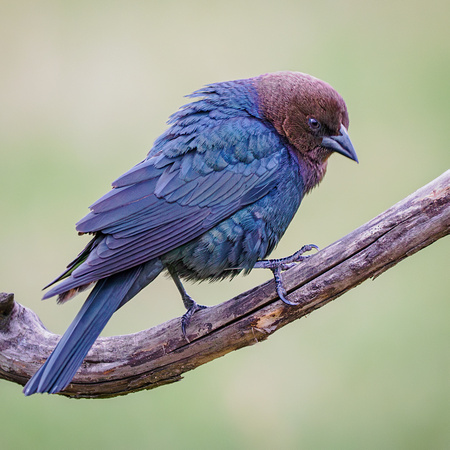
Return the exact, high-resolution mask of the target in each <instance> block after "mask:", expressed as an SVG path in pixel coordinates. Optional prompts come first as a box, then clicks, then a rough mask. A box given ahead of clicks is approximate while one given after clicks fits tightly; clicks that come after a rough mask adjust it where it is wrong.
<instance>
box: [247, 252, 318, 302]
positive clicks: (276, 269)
mask: <svg viewBox="0 0 450 450" xmlns="http://www.w3.org/2000/svg"><path fill="white" fill-rule="evenodd" d="M313 249H315V250H319V247H317V245H314V244H308V245H304V246H303V247H302V248H301V249H300V250H298V251H296V252H295V253H294V254H293V255H291V256H288V257H286V258H280V259H266V260H262V261H257V262H256V264H255V265H254V267H255V268H259V269H270V270H271V271H272V273H273V277H274V279H275V286H276V290H277V294H278V297H280V300H282V301H283V303H285V304H286V305H291V306H298V304H297V303H293V302H290V301H289V300H288V299H287V298H286V296H287V292H286V289H285V288H284V286H283V279H282V276H281V271H282V270H288V269H290V268H291V267H294V266H295V265H296V264H297V263H298V262H300V261H304V260H305V259H308V258H309V257H310V256H312V255H304V253H306V252H309V251H311V250H313Z"/></svg>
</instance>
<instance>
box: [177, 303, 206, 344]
mask: <svg viewBox="0 0 450 450" xmlns="http://www.w3.org/2000/svg"><path fill="white" fill-rule="evenodd" d="M183 303H184V306H186V309H187V311H186V312H185V313H184V314H183V316H182V317H181V331H182V333H183V337H184V339H186V341H187V342H190V340H189V339H188V337H187V334H186V329H187V327H188V326H189V323H190V321H191V318H192V316H193V315H194V314H195V313H196V312H197V311H200V310H201V309H205V308H207V306H205V305H199V304H198V303H196V302H195V301H194V300H193V299H192V297H190V296H189V295H187V294H186V295H185V296H183Z"/></svg>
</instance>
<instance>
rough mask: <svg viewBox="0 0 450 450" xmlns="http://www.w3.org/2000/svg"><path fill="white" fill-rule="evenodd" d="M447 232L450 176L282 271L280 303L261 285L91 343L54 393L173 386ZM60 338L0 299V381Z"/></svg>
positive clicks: (21, 371)
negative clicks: (186, 316)
mask: <svg viewBox="0 0 450 450" xmlns="http://www.w3.org/2000/svg"><path fill="white" fill-rule="evenodd" d="M449 232H450V170H448V171H447V172H445V173H444V174H442V175H441V176H440V177H439V178H437V179H435V180H434V181H432V182H431V183H429V184H428V185H426V186H424V187H422V188H421V189H419V190H418V191H416V192H415V193H413V194H411V195H410V196H409V197H407V198H405V199H404V200H402V201H400V202H399V203H397V204H396V205H394V206H393V207H391V208H390V209H388V210H387V211H385V212H383V213H382V214H380V215H379V216H377V217H375V218H374V219H372V220H371V221H370V222H368V223H366V224H365V225H363V226H361V227H360V228H358V229H356V230H355V231H353V232H352V233H350V234H349V235H347V236H345V237H344V238H342V239H341V240H339V241H337V242H335V243H333V244H331V245H330V246H328V247H327V248H325V249H323V250H321V251H320V252H319V253H317V254H316V255H314V256H313V257H312V258H310V259H309V260H307V261H304V262H301V263H299V264H298V265H297V266H296V267H294V268H292V269H290V270H288V271H286V272H284V273H283V278H284V285H285V287H286V288H287V291H288V294H289V295H288V299H289V300H290V301H294V302H297V303H299V306H287V305H285V304H284V303H282V302H281V301H280V300H279V299H278V298H277V295H276V293H275V286H274V283H273V281H270V282H267V283H265V284H263V285H261V286H258V287H256V288H254V289H252V290H250V291H248V292H245V293H243V294H241V295H239V296H237V297H235V298H233V299H231V300H229V301H227V302H224V303H222V304H220V305H217V306H214V307H211V308H208V309H206V310H203V311H200V312H198V313H197V314H195V316H194V317H193V319H192V322H191V324H190V326H189V329H188V336H189V338H190V341H191V342H190V343H187V342H186V341H185V340H184V339H183V337H182V335H181V328H180V319H179V318H176V319H173V320H170V321H168V322H166V323H163V324H161V325H158V326H156V327H154V328H151V329H149V330H146V331H142V332H139V333H135V334H131V335H125V336H114V337H108V338H99V339H98V340H97V342H96V343H95V344H94V346H93V348H92V349H91V351H90V352H89V354H88V356H87V357H86V359H85V361H84V363H83V365H82V367H81V368H80V370H79V372H78V374H77V375H76V376H75V378H74V380H73V382H72V384H70V385H69V386H68V387H67V388H66V390H65V391H64V392H62V395H66V396H70V397H78V398H80V397H87V398H102V397H113V396H117V395H124V394H128V393H130V392H135V391H138V390H141V389H151V388H155V387H158V386H161V385H163V384H167V383H172V382H174V381H178V380H180V379H181V378H182V377H181V375H182V374H183V373H184V372H187V371H189V370H192V369H195V368H196V367H198V366H200V365H202V364H204V363H206V362H208V361H211V360H213V359H215V358H218V357H219V356H222V355H225V354H226V353H228V352H231V351H233V350H236V349H238V348H241V347H245V346H247V345H251V344H254V343H256V342H259V341H261V340H264V339H267V338H268V337H269V336H270V335H271V334H272V333H274V332H275V331H276V330H278V329H279V328H281V327H283V326H284V325H286V324H288V323H290V322H292V321H293V320H295V319H298V318H300V317H302V316H304V315H306V314H309V313H311V312H312V311H314V310H315V309H318V308H320V307H321V306H323V305H325V304H326V303H328V302H330V301H331V300H334V299H335V298H337V297H339V296H340V295H342V294H344V293H345V292H347V291H348V290H350V289H352V288H353V287H355V286H357V285H358V284H360V283H362V282H363V281H365V280H367V279H368V278H374V277H376V276H378V275H379V274H381V273H382V272H384V271H385V270H387V269H389V268H391V267H392V266H394V265H395V264H397V263H398V262H399V261H401V260H402V259H404V258H406V257H407V256H410V255H412V254H413V253H415V252H417V251H419V250H421V249H422V248H424V247H426V246H427V245H429V244H431V243H432V242H434V241H436V240H437V239H439V238H441V237H443V236H445V235H447V234H449ZM58 339H59V336H58V335H55V334H53V333H50V332H49V331H48V330H46V329H45V328H44V326H43V325H42V323H41V321H40V320H39V318H38V317H37V316H36V315H35V314H34V313H33V312H32V311H31V310H29V309H27V308H25V307H23V306H22V305H20V304H18V303H16V302H14V299H13V296H12V294H0V378H3V379H6V380H9V381H13V382H16V383H19V384H22V385H23V384H25V383H26V381H27V380H28V379H29V378H30V376H31V375H32V374H33V373H34V372H35V371H36V370H37V369H38V368H39V366H40V365H41V364H42V363H43V362H44V361H45V359H46V358H47V356H48V355H49V354H50V352H51V351H52V349H53V348H54V346H55V345H56V343H57V341H58Z"/></svg>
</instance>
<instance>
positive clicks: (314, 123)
mask: <svg viewBox="0 0 450 450" xmlns="http://www.w3.org/2000/svg"><path fill="white" fill-rule="evenodd" d="M308 125H309V127H310V128H311V130H314V131H317V130H320V127H321V126H322V125H321V124H320V122H319V121H318V120H317V119H314V117H310V118H309V119H308Z"/></svg>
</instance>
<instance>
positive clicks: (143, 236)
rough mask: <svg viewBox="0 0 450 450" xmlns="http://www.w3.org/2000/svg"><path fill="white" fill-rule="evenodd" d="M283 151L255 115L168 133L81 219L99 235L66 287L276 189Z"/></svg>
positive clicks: (146, 254)
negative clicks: (192, 129) (181, 131)
mask: <svg viewBox="0 0 450 450" xmlns="http://www.w3.org/2000/svg"><path fill="white" fill-rule="evenodd" d="M169 130H170V129H169ZM285 151H286V149H285V147H284V146H283V143H282V142H281V141H280V139H279V137H278V136H277V135H276V134H275V133H274V132H273V131H272V130H271V129H270V128H269V127H267V126H266V125H265V124H263V123H262V122H261V121H259V120H257V119H250V118H248V119H245V120H244V119H243V118H239V119H236V120H231V119H230V120H227V121H224V122H223V123H219V124H217V125H216V126H215V127H210V128H208V129H207V130H206V131H205V130H203V131H202V132H200V133H192V134H191V135H189V134H187V135H185V134H175V135H169V134H168V133H166V135H165V136H164V135H163V139H160V140H159V141H157V143H156V144H155V147H154V148H153V149H152V151H151V152H150V154H149V156H148V158H147V159H145V160H144V161H142V162H141V163H140V164H138V165H136V166H135V167H134V168H132V169H131V170H130V171H128V172H127V173H125V174H124V175H122V176H121V177H120V178H118V179H117V180H116V181H115V182H114V183H113V189H112V190H111V191H110V192H109V193H108V194H106V195H105V196H103V197H102V198H101V199H99V200H98V201H97V202H95V203H94V204H93V205H92V206H91V212H90V213H89V214H88V215H87V216H86V217H85V218H83V219H82V220H81V221H80V222H78V224H77V230H78V231H79V232H82V233H97V234H98V237H99V239H97V240H95V242H94V244H93V245H91V247H90V248H89V253H88V255H87V258H86V254H85V256H84V257H83V261H81V260H79V263H77V264H74V265H73V266H72V267H75V268H74V269H73V270H70V275H71V277H70V278H71V280H72V281H71V282H70V281H69V280H66V283H63V284H64V285H65V286H61V287H62V288H67V289H66V290H68V289H71V288H73V287H76V286H81V285H85V284H87V283H90V282H92V281H96V280H98V279H100V278H104V277H107V276H110V275H112V274H114V273H117V272H119V271H122V270H125V269H128V268H130V267H133V266H136V265H138V264H141V263H143V262H145V261H148V260H150V259H152V258H155V257H158V256H160V255H163V254H164V253H166V252H168V251H170V250H172V249H174V248H176V247H178V246H180V245H183V244H185V243H187V242H189V241H191V240H192V239H194V238H196V237H198V236H200V235H201V234H203V233H204V232H206V231H207V230H209V229H211V228H212V227H214V226H215V225H216V224H218V223H219V222H221V221H222V220H224V219H225V218H227V217H229V216H230V215H232V214H233V213H235V212H236V211H238V210H239V209H241V208H242V207H244V206H246V205H249V204H251V203H253V202H255V201H257V200H258V199H260V198H262V197H263V196H264V195H266V194H267V193H268V192H269V191H270V190H271V189H273V188H274V187H275V186H276V185H277V183H278V180H279V177H280V168H281V160H282V156H283V154H285ZM76 261H77V260H75V262H76ZM67 275H69V274H67ZM57 288H58V286H57ZM58 290H59V289H58ZM58 290H55V288H54V289H53V290H52V291H51V292H49V293H48V294H50V295H55V294H57V293H59V292H58ZM46 297H47V296H46Z"/></svg>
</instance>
